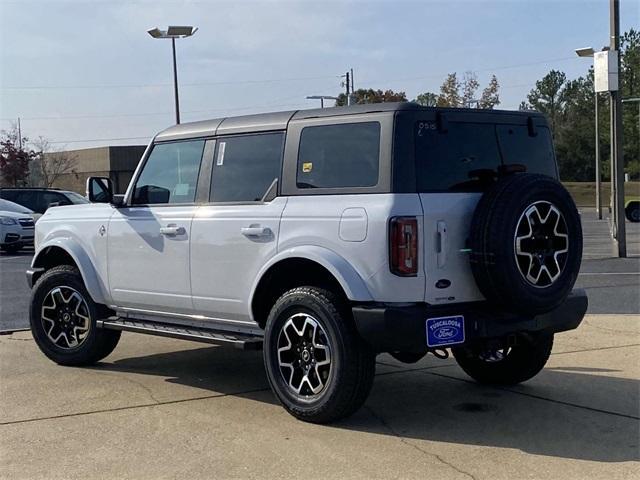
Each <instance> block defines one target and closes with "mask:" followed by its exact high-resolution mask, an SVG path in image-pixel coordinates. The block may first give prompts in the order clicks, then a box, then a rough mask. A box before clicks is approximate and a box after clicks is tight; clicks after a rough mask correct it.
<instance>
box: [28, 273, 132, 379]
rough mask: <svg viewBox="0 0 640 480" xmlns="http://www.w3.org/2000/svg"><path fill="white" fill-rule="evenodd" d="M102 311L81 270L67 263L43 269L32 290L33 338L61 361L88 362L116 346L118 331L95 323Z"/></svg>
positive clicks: (51, 355) (86, 363) (43, 349)
mask: <svg viewBox="0 0 640 480" xmlns="http://www.w3.org/2000/svg"><path fill="white" fill-rule="evenodd" d="M104 315H105V312H104V307H103V306H102V305H99V304H97V303H95V302H94V301H93V300H92V299H91V296H90V295H89V293H88V292H87V289H86V288H85V286H84V282H83V280H82V276H81V275H80V272H78V270H77V269H76V268H74V267H72V266H70V265H61V266H58V267H54V268H52V269H51V270H48V271H47V272H45V273H44V274H43V275H42V277H40V278H39V279H38V281H37V282H36V284H35V285H34V287H33V290H32V292H31V304H30V306H29V317H30V318H29V319H30V323H31V332H32V334H33V338H34V340H35V341H36V344H37V345H38V347H39V348H40V350H41V351H42V353H44V354H45V355H46V356H47V357H48V358H49V359H51V360H53V361H54V362H56V363H58V364H60V365H69V366H82V365H91V364H94V363H96V362H98V361H100V360H102V359H103V358H104V357H106V356H107V355H109V354H110V353H111V352H112V351H113V349H114V348H116V345H117V344H118V341H119V340H120V332H119V331H115V330H104V329H101V328H97V326H96V319H99V318H102V317H104Z"/></svg>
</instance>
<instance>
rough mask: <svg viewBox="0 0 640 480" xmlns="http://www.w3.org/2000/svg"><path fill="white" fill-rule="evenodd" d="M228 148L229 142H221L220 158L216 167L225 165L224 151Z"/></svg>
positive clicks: (219, 147) (219, 148)
mask: <svg viewBox="0 0 640 480" xmlns="http://www.w3.org/2000/svg"><path fill="white" fill-rule="evenodd" d="M226 147H227V142H220V144H219V146H218V158H217V160H216V165H223V164H224V149H225V148H226Z"/></svg>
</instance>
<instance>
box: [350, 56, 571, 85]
mask: <svg viewBox="0 0 640 480" xmlns="http://www.w3.org/2000/svg"><path fill="white" fill-rule="evenodd" d="M576 58H577V57H562V58H553V59H550V60H540V61H537V62H530V63H519V64H516V65H503V66H501V67H491V68H483V69H480V70H472V71H473V72H495V71H499V70H510V69H512V68H522V67H531V66H534V65H544V64H547V63H557V62H564V61H568V60H576ZM448 73H450V72H445V73H433V74H429V75H422V76H419V77H405V78H395V79H385V80H366V82H367V83H372V82H408V81H413V80H426V79H428V78H443V77H444V76H445V75H447V74H448ZM361 83H362V82H361Z"/></svg>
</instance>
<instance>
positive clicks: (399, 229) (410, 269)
mask: <svg viewBox="0 0 640 480" xmlns="http://www.w3.org/2000/svg"><path fill="white" fill-rule="evenodd" d="M389 260H390V262H391V265H390V268H391V273H394V274H395V275H399V276H401V277H414V276H416V275H417V273H418V219H417V218H416V217H392V218H391V221H390V222H389Z"/></svg>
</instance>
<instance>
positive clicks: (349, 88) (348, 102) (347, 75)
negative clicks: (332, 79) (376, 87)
mask: <svg viewBox="0 0 640 480" xmlns="http://www.w3.org/2000/svg"><path fill="white" fill-rule="evenodd" d="M346 77H347V81H346V82H345V87H347V105H351V87H350V84H349V72H347V73H346Z"/></svg>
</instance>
